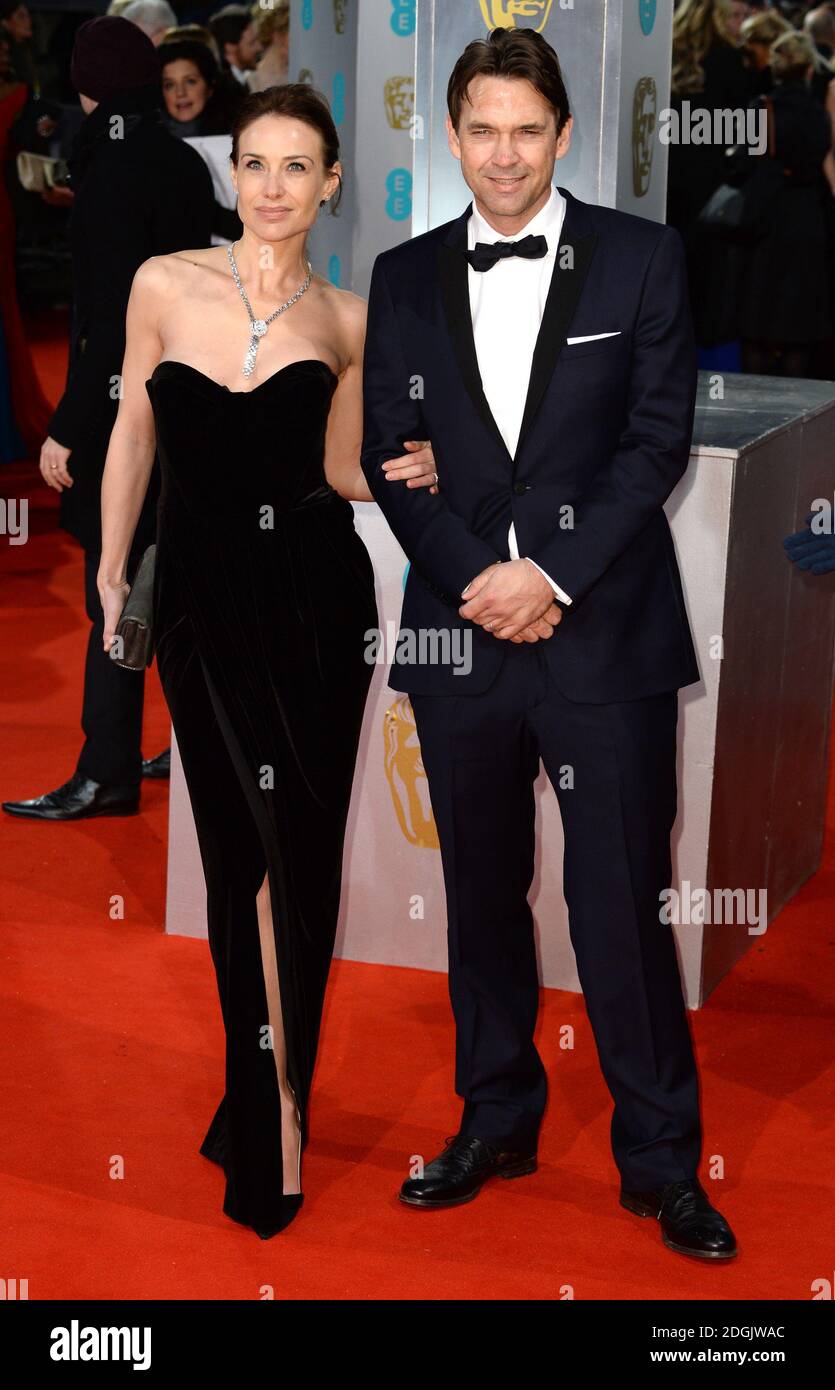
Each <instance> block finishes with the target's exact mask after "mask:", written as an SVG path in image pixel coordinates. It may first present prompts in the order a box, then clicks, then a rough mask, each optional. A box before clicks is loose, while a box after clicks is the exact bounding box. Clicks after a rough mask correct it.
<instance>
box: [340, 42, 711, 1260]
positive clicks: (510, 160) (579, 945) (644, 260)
mask: <svg viewBox="0 0 835 1390" xmlns="http://www.w3.org/2000/svg"><path fill="white" fill-rule="evenodd" d="M447 103H448V108H449V116H448V118H447V131H448V137H449V142H450V148H451V150H452V153H453V154H454V155H455V156H456V157H457V158H458V159H459V160H460V161H461V169H462V174H463V176H464V179H465V181H466V183H467V185H468V187H469V188H470V190H471V191H472V194H473V202H471V203H470V204H469V205H468V207H467V208H466V209H465V211H464V212H463V213H462V214H461V216H460V217H457V218H455V219H454V220H453V221H452V222H448V223H446V224H445V225H443V226H440V227H436V228H434V229H433V230H431V231H429V232H426V233H425V234H423V235H422V236H418V237H416V238H414V239H413V240H412V241H409V242H406V243H404V244H403V245H401V246H397V247H394V248H393V249H391V250H389V251H386V252H384V253H383V254H382V255H380V256H378V257H377V260H376V262H375V265H374V270H373V275H372V280H371V289H370V294H369V305H368V330H367V339H366V350H365V364H364V384H363V390H364V401H365V420H364V439H363V454H362V462H363V469H364V471H365V475H366V477H367V479H368V482H369V486H370V487H371V489H372V491H373V493H374V496H375V498H376V499H377V501H378V503H379V505H380V506H381V508H382V510H383V512H384V513H385V516H386V518H387V520H388V522H389V524H390V526H391V528H392V530H393V532H394V534H395V535H396V536H397V539H398V540H399V542H400V544H401V545H402V547H403V549H404V551H405V552H406V554H407V556H408V557H409V560H410V562H411V563H410V570H409V578H408V582H407V585H406V592H405V597H404V603H403V613H402V620H401V632H402V633H405V634H412V635H413V637H414V638H415V640H414V643H413V645H411V646H410V645H409V644H408V642H406V641H404V643H403V645H402V648H401V646H400V644H399V645H398V650H399V651H401V650H402V653H403V658H404V659H403V660H402V661H398V662H397V663H396V664H395V667H394V669H393V672H392V677H391V680H390V684H391V686H392V687H393V688H394V689H397V690H406V691H408V692H409V695H410V697H411V703H412V706H413V709H414V714H415V721H416V725H417V731H418V736H419V739H420V746H421V753H422V757H423V762H424V766H425V769H426V773H427V777H428V781H429V789H430V794H431V798H432V807H433V812H434V815H435V821H436V824H437V827H438V834H439V839H440V845H441V856H442V862H443V869H444V881H445V887H446V897H447V910H448V941H449V987H450V996H451V1000H452V1006H453V1011H454V1015H455V1023H456V1075H455V1082H456V1091H457V1092H458V1094H459V1095H460V1096H461V1097H462V1099H463V1101H464V1107H463V1114H462V1117H461V1124H460V1129H459V1133H458V1134H457V1135H456V1136H455V1137H454V1139H453V1140H451V1141H449V1142H448V1143H447V1145H446V1147H445V1149H444V1151H443V1153H441V1154H440V1155H438V1156H437V1157H436V1158H435V1159H433V1160H432V1161H431V1162H430V1163H428V1164H427V1165H426V1167H425V1169H424V1173H423V1176H422V1177H418V1178H411V1179H409V1180H407V1181H406V1182H404V1184H403V1186H402V1188H401V1191H400V1196H401V1198H402V1200H403V1201H405V1202H408V1203H410V1204H412V1205H415V1206H420V1207H424V1208H432V1207H445V1206H452V1205H457V1204H459V1203H461V1202H466V1201H470V1200H472V1198H474V1197H475V1196H476V1195H477V1194H478V1192H479V1191H480V1189H481V1187H482V1185H483V1184H484V1182H485V1181H486V1180H487V1179H488V1178H492V1177H494V1176H502V1177H505V1178H510V1177H517V1176H522V1175H523V1174H528V1173H532V1172H533V1171H534V1170H535V1168H536V1150H537V1137H538V1132H539V1128H540V1124H541V1120H542V1115H543V1111H544V1109H545V1101H546V1089H547V1082H546V1076H545V1071H544V1068H543V1065H542V1062H541V1059H540V1057H539V1054H538V1052H537V1050H536V1047H535V1045H534V1041H533V1034H534V1027H535V1023H536V1016H537V1007H538V1000H539V994H538V978H537V965H536V954H535V943H534V931H533V919H532V915H531V910H530V907H529V905H528V901H527V894H528V891H529V888H530V885H531V880H532V877H533V870H534V819H535V810H534V794H533V784H534V781H535V779H536V777H537V774H538V771H539V763H540V759H541V760H542V762H543V763H544V765H545V769H546V771H547V773H548V776H549V778H550V780H551V783H552V785H553V786H554V789H555V791H556V793H557V796H558V799H559V804H560V812H561V816H562V821H563V827H564V831H565V859H564V871H563V883H564V892H565V897H566V901H567V904H568V910H569V929H570V934H571V941H572V945H573V947H574V951H575V954H576V958H577V968H578V973H579V977H580V982H581V985H582V988H583V993H584V996H585V1001H586V1007H587V1009H588V1013H589V1018H590V1021H591V1025H592V1028H593V1030H594V1037H595V1042H596V1045H597V1049H598V1055H599V1058H600V1064H601V1068H602V1071H603V1074H604V1077H605V1079H606V1082H607V1084H608V1086H609V1089H610V1091H611V1093H612V1097H613V1099H614V1112H613V1117H612V1131H611V1138H612V1148H613V1152H614V1158H615V1163H616V1165H617V1167H618V1170H619V1173H620V1179H621V1203H622V1204H623V1205H624V1206H626V1207H627V1208H628V1209H629V1210H630V1211H632V1212H635V1213H636V1214H638V1215H641V1216H656V1217H658V1218H659V1221H660V1225H661V1230H662V1238H663V1239H664V1241H665V1243H666V1244H667V1245H668V1246H670V1247H671V1248H672V1249H675V1250H677V1251H680V1252H682V1253H685V1254H689V1255H696V1256H699V1257H702V1258H709V1259H727V1258H729V1257H731V1256H733V1255H734V1254H735V1253H736V1242H735V1239H734V1236H733V1233H732V1232H731V1230H730V1227H729V1226H728V1224H727V1222H726V1221H725V1219H724V1218H723V1217H722V1216H721V1214H720V1213H719V1212H718V1211H716V1209H715V1208H714V1207H713V1206H712V1205H711V1204H710V1202H709V1201H708V1199H707V1196H706V1194H705V1192H704V1189H703V1188H702V1186H701V1184H700V1183H699V1180H698V1178H697V1176H696V1170H697V1167H698V1163H699V1157H700V1148H701V1128H700V1121H699V1098H698V1078H697V1072H696V1065H695V1061H694V1057H693V1050H692V1045H691V1040H690V1033H689V1029H688V1021H687V1014H686V1010H685V1005H684V998H683V993H682V987H681V979H680V976H679V971H678V963H677V958H676V951H675V942H674V938H673V935H672V928H671V927H670V926H665V925H662V923H661V920H660V913H661V903H662V898H661V894H662V893H663V892H664V890H665V889H667V888H668V887H669V886H670V879H671V874H672V869H671V858H670V833H671V829H672V825H673V822H674V820H675V816H676V723H677V713H678V695H677V691H678V689H679V687H681V686H686V685H690V684H692V683H693V682H695V681H698V680H699V669H698V665H697V662H696V655H695V652H694V648H693V642H692V638H691V634H690V629H689V625H688V621H687V614H686V610H685V604H684V597H683V594H682V587H681V580H680V576H679V572H678V566H677V563H676V556H675V550H674V547H673V542H672V537H671V535H670V530H669V526H668V524H667V520H666V517H665V514H664V510H663V506H664V502H665V500H666V498H667V497H668V496H669V494H670V492H671V491H672V489H673V488H674V487H675V485H676V483H677V482H678V481H679V479H680V478H681V476H682V474H683V473H684V470H685V468H686V466H687V460H688V456H689V449H690V440H691V433H692V426H693V415H694V409H695V395H696V375H697V366H696V348H695V343H694V336H693V328H692V321H691V315H690V308H689V303H688V293H687V284H686V278H685V269H684V256H683V250H682V244H681V240H680V238H679V235H678V233H677V232H676V231H675V230H673V229H672V228H669V227H665V226H661V225H659V224H657V223H655V222H651V221H648V220H647V219H644V218H640V217H634V216H632V215H630V214H627V213H623V212H619V211H616V210H614V209H611V208H604V207H598V206H596V205H593V204H590V203H585V202H582V201H581V200H580V199H579V198H576V197H574V196H573V194H571V193H570V192H569V191H568V189H566V188H562V187H554V186H553V183H552V178H553V172H554V164H555V161H556V160H557V159H559V158H560V157H562V155H564V154H565V152H566V151H567V149H568V145H569V140H570V136H571V124H572V118H571V116H570V113H569V106H568V99H567V96H566V91H565V86H564V83H563V79H562V74H561V72H560V65H559V60H558V58H557V55H556V53H555V52H554V50H553V49H552V48H551V47H550V45H549V44H548V43H547V42H546V41H545V40H544V39H543V38H542V37H541V35H539V34H537V33H535V32H534V31H533V30H531V29H519V30H505V29H496V30H494V31H493V32H492V33H491V34H490V35H489V37H488V38H487V40H486V41H484V42H480V41H479V42H474V43H471V44H469V45H468V47H467V49H466V50H465V52H464V53H463V54H462V56H461V58H460V59H459V60H458V63H457V64H456V67H455V69H454V71H453V73H452V76H451V78H450V82H449V88H448V93H447ZM411 438H430V439H431V440H432V446H433V449H434V452H435V458H436V460H437V463H438V470H439V477H440V492H439V493H438V494H437V495H430V494H429V493H428V492H427V491H425V490H420V491H419V490H417V489H414V490H412V489H406V488H403V489H401V488H397V487H389V486H388V482H387V477H386V464H387V461H388V460H389V459H392V458H395V457H397V456H398V455H400V454H402V452H403V447H404V440H406V439H411ZM456 628H460V629H463V630H464V631H463V632H455V631H454V629H456ZM438 633H440V634H444V633H447V634H450V635H451V637H454V638H455V639H456V641H455V642H454V643H452V642H451V643H450V647H451V649H455V650H460V647H459V645H458V643H459V641H467V642H469V643H470V647H469V652H470V656H471V661H469V662H467V663H466V665H462V664H461V663H460V662H458V663H456V664H452V663H451V662H443V661H432V660H426V659H425V654H426V651H427V649H428V648H431V649H432V650H433V652H434V653H435V654H436V655H437V652H438V651H439V650H442V645H441V646H439V645H438V644H437V642H436V643H432V642H431V641H430V642H429V643H426V642H423V643H422V642H421V641H420V635H421V634H424V635H426V634H436V635H437V634H438ZM415 652H417V653H418V658H417V659H413V658H414V653H415ZM421 657H423V658H424V659H421ZM566 768H570V769H571V774H572V775H571V776H570V777H566V776H564V775H563V773H564V770H565V769H566ZM569 783H570V784H571V785H569Z"/></svg>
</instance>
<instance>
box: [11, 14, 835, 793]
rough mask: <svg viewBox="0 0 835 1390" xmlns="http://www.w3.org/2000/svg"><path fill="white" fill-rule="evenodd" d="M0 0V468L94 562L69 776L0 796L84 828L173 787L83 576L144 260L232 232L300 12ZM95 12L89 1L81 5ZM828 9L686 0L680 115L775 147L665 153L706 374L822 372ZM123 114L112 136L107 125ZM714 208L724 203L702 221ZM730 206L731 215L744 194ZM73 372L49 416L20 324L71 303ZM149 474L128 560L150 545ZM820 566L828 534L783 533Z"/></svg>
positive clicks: (97, 543)
mask: <svg viewBox="0 0 835 1390" xmlns="http://www.w3.org/2000/svg"><path fill="white" fill-rule="evenodd" d="M49 3H52V0H41V4H42V5H43V6H44V8H41V9H34V10H33V11H32V12H31V13H30V10H29V8H28V7H27V5H26V4H25V3H23V0H0V162H2V178H0V463H4V462H5V463H8V462H11V461H13V460H20V459H32V458H37V459H38V460H39V466H40V471H41V474H42V477H43V481H44V483H46V484H48V486H49V487H51V488H53V489H55V491H56V492H58V493H59V494H60V524H61V526H62V527H63V528H64V530H66V531H67V532H69V533H70V534H71V535H72V536H74V537H75V539H76V541H77V542H78V543H79V544H80V546H81V547H82V548H83V551H84V556H85V603H86V611H87V616H88V618H89V621H90V632H89V640H88V649H87V660H86V666H85V675H84V693H83V702H82V720H81V723H82V730H83V734H84V741H83V745H82V747H81V751H80V754H79V757H78V762H77V766H76V769H75V772H74V773H73V774H72V776H71V778H70V779H69V781H67V782H65V783H63V784H62V785H61V786H59V787H57V788H56V789H55V790H53V791H50V792H48V793H45V794H44V795H41V796H39V797H35V798H30V799H28V800H25V801H18V802H3V803H2V809H3V810H4V811H7V812H9V813H11V814H15V815H25V816H34V817H39V818H47V819H53V820H56V819H77V818H78V817H79V816H82V815H87V814H92V813H95V806H96V796H97V795H98V792H99V789H100V788H101V787H102V786H105V787H106V786H120V787H130V788H132V789H133V791H135V793H136V795H137V796H138V788H139V786H140V783H141V780H142V778H143V777H160V776H163V777H164V776H166V775H167V774H168V769H169V754H168V750H163V752H162V754H158V755H157V756H156V757H152V758H148V759H146V758H143V755H142V752H141V737H142V719H143V698H144V695H143V691H144V681H143V678H142V674H141V673H140V674H137V673H135V672H126V671H125V670H123V669H122V668H120V667H119V666H118V665H117V664H116V663H115V662H113V661H111V660H109V658H108V656H107V655H106V654H105V653H104V651H103V645H102V611H101V603H100V600H99V596H98V592H97V588H96V574H97V571H98V567H99V560H100V550H101V532H100V486H101V476H102V472H103V468H104V462H105V458H106V455H107V447H108V442H109V438H110V433H111V430H112V427H113V423H114V421H115V417H116V411H117V408H118V396H117V394H115V393H114V392H113V391H112V390H111V389H110V383H112V382H113V381H114V380H118V376H119V373H120V371H121V365H122V359H123V355H124V342H125V313H126V308H127V302H128V296H129V293H130V288H131V283H132V280H133V276H134V274H135V272H136V270H137V268H138V267H139V266H140V265H141V264H142V263H143V261H145V260H147V259H148V258H149V257H151V256H154V255H162V254H169V253H171V252H175V251H178V250H184V249H186V248H189V247H197V246H207V245H209V244H210V242H212V241H214V242H215V243H216V244H217V243H221V242H224V241H226V242H228V241H234V240H235V239H236V238H237V237H238V236H239V235H240V234H241V224H240V222H239V219H238V216H237V212H236V211H235V207H234V204H233V203H232V195H231V184H230V181H229V178H228V152H229V141H228V136H229V133H230V130H231V125H232V122H233V120H234V118H235V114H236V112H237V110H238V109H239V106H240V103H241V102H242V100H244V98H245V96H246V95H247V93H248V92H251V91H257V90H262V89H263V88H265V87H269V86H273V85H276V84H281V83H283V82H287V81H288V80H290V79H289V76H288V71H287V67H288V38H289V4H290V3H291V0H260V3H259V4H256V5H254V6H252V7H246V6H243V5H225V6H223V7H222V8H220V9H216V8H214V6H213V5H211V4H210V5H201V4H200V3H197V0H177V2H176V3H175V4H173V5H172V4H170V3H168V0H113V2H112V3H111V5H110V8H109V10H108V13H107V15H106V16H97V17H95V18H91V17H90V15H89V13H88V14H83V13H76V12H71V11H68V10H66V9H63V8H62V9H60V10H56V9H49V8H46V6H47V5H48V4H49ZM78 3H84V0H78ZM834 56H835V0H829V3H824V4H818V5H815V6H812V5H798V4H789V3H780V4H765V3H762V4H745V3H742V0H681V2H680V3H679V4H678V5H677V7H676V10H675V14H674V22H673V52H672V79H671V92H672V94H671V104H672V106H673V108H674V109H675V110H676V111H677V112H678V113H679V115H680V116H681V117H682V118H684V117H685V116H686V115H687V114H688V113H690V112H692V111H693V110H696V109H701V110H707V111H708V112H715V111H722V110H730V111H736V112H739V113H747V112H748V111H749V110H750V109H751V108H754V114H757V115H758V116H760V117H763V118H765V120H766V123H767V132H768V150H769V152H768V154H766V155H759V156H756V157H752V156H751V155H750V153H749V152H748V150H747V149H746V147H745V144H744V142H743V144H742V145H741V147H739V148H731V149H728V148H727V147H726V144H725V142H724V141H723V140H717V139H716V138H715V133H714V138H712V139H708V140H707V141H703V142H699V141H696V140H686V141H685V140H681V141H678V142H676V143H672V144H670V146H669V176H668V207H667V220H668V222H669V223H671V224H672V225H674V226H675V227H677V228H678V230H679V231H680V233H681V235H682V237H683V239H684V243H685V247H686V252H687V259H688V266H689V276H690V282H691V296H692V303H693V312H694V321H695V324H696V331H697V339H698V344H699V348H700V352H701V365H702V366H703V367H711V368H713V367H719V368H723V369H725V370H731V371H734V370H737V371H739V370H741V371H745V372H756V373H762V374H772V373H774V374H783V375H789V376H794V377H804V376H805V377H816V378H819V379H823V380H833V381H835V143H834V142H835V62H833V57H834ZM114 117H116V118H119V120H120V121H121V122H123V128H124V132H125V134H124V139H123V140H122V141H121V142H115V141H114V140H112V139H110V138H109V133H110V130H111V125H112V121H113V119H114ZM717 199H718V200H719V205H720V207H721V209H722V215H721V216H720V217H718V218H717V217H716V216H714V215H712V214H711V209H715V207H716V205H717ZM740 202H741V203H742V205H743V206H742V214H740V216H738V217H737V218H736V219H734V218H730V217H729V216H728V215H727V212H726V210H727V209H728V208H729V207H731V208H732V207H734V206H736V207H737V209H738V210H739V207H740ZM70 306H71V314H70V316H69V361H68V369H67V376H66V383H65V387H64V391H63V394H62V396H61V399H60V400H59V401H58V403H57V405H56V406H55V408H54V409H53V408H52V406H51V405H50V404H49V402H48V401H47V400H46V398H45V397H44V395H43V393H42V390H41V387H40V385H39V383H38V378H37V374H36V372H35V370H34V367H33V363H32V360H31V356H30V351H29V347H28V345H27V340H26V334H25V331H24V314H25V315H26V316H27V317H28V318H29V319H30V321H31V320H32V317H33V316H36V314H37V312H38V311H39V310H49V311H54V310H56V309H58V308H61V307H63V308H65V309H66V308H69V307H70ZM158 487H159V481H158V472H157V469H156V466H155V468H154V472H153V474H152V478H151V483H150V486H149V488H148V493H147V497H146V501H145V505H144V507H143V511H142V514H141V517H140V521H139V525H138V527H137V531H136V535H135V538H134V546H133V550H132V552H131V555H130V557H129V561H128V568H127V579H128V582H130V583H132V581H133V576H134V574H135V572H136V567H137V565H138V563H139V559H140V557H141V555H142V553H143V551H144V549H145V547H146V546H147V545H148V544H150V542H151V541H152V540H153V537H154V524H155V510H156V502H157V497H158ZM786 544H787V549H788V550H789V553H790V556H791V559H792V560H793V561H794V562H795V563H796V564H797V565H798V566H799V567H800V568H803V569H811V570H812V571H813V573H816V574H817V573H824V572H826V571H827V570H828V569H831V568H833V566H835V553H833V550H835V547H834V546H833V538H832V536H831V535H827V536H818V535H812V533H811V531H810V530H809V529H808V519H807V529H806V530H804V531H801V532H798V533H797V534H796V535H795V536H793V537H789V538H787V542H786Z"/></svg>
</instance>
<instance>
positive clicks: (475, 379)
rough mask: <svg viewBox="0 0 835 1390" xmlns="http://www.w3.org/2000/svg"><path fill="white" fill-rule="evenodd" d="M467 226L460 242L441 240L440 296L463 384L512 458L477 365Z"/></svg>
mask: <svg viewBox="0 0 835 1390" xmlns="http://www.w3.org/2000/svg"><path fill="white" fill-rule="evenodd" d="M466 226H467V224H466V219H464V220H463V223H461V224H460V226H459V224H456V229H455V230H457V231H459V233H460V231H461V230H462V229H463V238H461V237H460V235H459V236H458V237H456V238H455V242H460V244H455V242H453V243H449V242H442V243H441V245H440V246H439V247H438V279H439V282H440V287H441V300H442V303H443V306H444V313H445V315H446V321H447V328H448V329H449V336H450V338H451V339H452V345H453V347H454V349H455V356H456V357H457V359H458V365H459V367H460V369H461V376H462V378H463V380H464V385H465V386H466V388H467V391H468V392H469V395H470V398H471V400H472V402H473V405H474V406H475V408H476V410H477V411H478V413H479V415H480V416H481V418H482V420H483V421H484V423H485V425H486V426H487V428H488V430H489V431H490V434H491V435H492V436H493V438H494V439H495V441H496V443H497V444H498V445H499V448H500V449H501V450H502V452H503V453H504V454H506V455H507V457H508V459H510V454H509V453H508V449H507V445H506V444H505V442H504V439H503V438H502V433H501V430H500V429H499V427H498V425H497V424H496V420H495V417H494V416H493V412H492V411H491V409H490V407H489V405H488V404H487V397H486V396H485V394H484V388H483V386H482V384H481V373H480V372H479V369H478V356H477V354H476V350H475V338H474V337H473V319H472V314H471V313H470V287H469V280H468V275H467V273H468V270H469V263H468V261H467V258H466V256H464V255H463V254H462V248H463V247H466V244H467V242H466Z"/></svg>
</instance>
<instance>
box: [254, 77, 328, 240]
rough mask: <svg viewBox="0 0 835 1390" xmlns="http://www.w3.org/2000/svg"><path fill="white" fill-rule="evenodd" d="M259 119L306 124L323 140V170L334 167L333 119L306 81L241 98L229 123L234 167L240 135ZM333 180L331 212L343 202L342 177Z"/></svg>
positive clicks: (323, 102)
mask: <svg viewBox="0 0 835 1390" xmlns="http://www.w3.org/2000/svg"><path fill="white" fill-rule="evenodd" d="M262 116H295V117H296V119H297V120H299V121H304V123H305V125H309V126H312V127H313V129H314V130H318V132H319V134H320V135H321V137H322V148H323V157H324V162H325V169H332V168H333V166H334V164H335V163H336V161H337V160H338V158H339V136H338V135H337V133H336V126H335V125H334V121H333V116H332V115H331V112H330V107H329V106H328V103H327V100H326V98H325V97H324V96H323V95H322V93H321V92H317V91H316V89H315V88H314V87H311V86H309V85H308V83H307V82H287V83H285V84H284V85H283V86H280V87H267V88H265V90H264V91H263V92H252V93H251V94H250V95H249V96H248V97H245V98H244V100H243V101H242V102H241V105H240V107H239V109H238V111H237V113H236V115H235V119H234V121H233V122H232V155H231V158H232V163H233V164H234V165H235V167H236V168H237V165H238V155H239V151H240V147H241V136H242V135H243V133H244V131H245V130H246V128H247V126H249V125H252V123H253V121H258V120H260V119H261V117H262ZM336 177H337V178H338V179H339V188H338V189H337V192H336V197H335V198H333V199H330V200H329V201H330V205H331V212H332V213H335V212H336V210H337V208H338V207H339V203H340V201H341V199H342V175H341V174H337V176H336ZM322 201H323V202H324V201H325V200H324V199H323V200H322ZM320 206H321V204H320Z"/></svg>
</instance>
